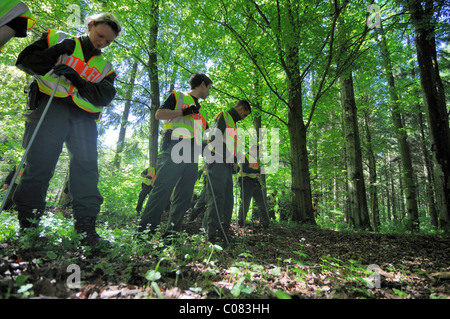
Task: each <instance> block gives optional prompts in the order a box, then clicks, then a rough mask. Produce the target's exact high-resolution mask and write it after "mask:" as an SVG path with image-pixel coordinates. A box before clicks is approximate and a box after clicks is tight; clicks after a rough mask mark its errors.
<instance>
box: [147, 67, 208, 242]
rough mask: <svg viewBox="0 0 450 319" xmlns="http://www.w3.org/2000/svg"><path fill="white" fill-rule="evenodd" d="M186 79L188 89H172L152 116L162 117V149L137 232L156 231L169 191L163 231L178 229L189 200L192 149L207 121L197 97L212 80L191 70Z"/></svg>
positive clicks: (204, 93) (192, 179)
mask: <svg viewBox="0 0 450 319" xmlns="http://www.w3.org/2000/svg"><path fill="white" fill-rule="evenodd" d="M189 83H190V86H191V91H190V92H189V93H183V92H180V91H176V90H174V91H173V92H172V93H170V95H169V96H168V97H167V99H166V100H165V101H164V103H163V105H161V107H160V108H159V109H158V111H157V112H156V119H158V120H164V125H163V129H164V130H165V131H166V132H165V134H164V138H163V143H162V145H163V152H162V154H160V155H159V157H158V170H157V172H156V176H157V178H156V179H155V182H154V183H153V189H152V191H151V192H150V195H149V198H148V202H147V205H146V206H145V209H144V211H143V212H142V218H141V221H140V224H139V227H138V231H139V232H140V233H142V232H144V231H149V232H150V233H154V232H155V231H156V229H157V228H158V227H159V225H160V222H161V216H162V214H163V212H164V210H165V209H166V207H167V206H168V205H169V202H170V199H171V195H172V201H171V202H170V213H169V221H168V224H167V228H166V230H165V233H164V234H163V235H169V234H171V233H172V232H174V231H175V232H178V231H180V230H181V224H182V221H183V217H184V214H185V213H186V211H187V210H188V208H189V206H190V204H191V199H192V194H193V192H194V185H195V181H196V180H197V170H198V164H197V163H198V155H199V152H198V151H197V152H196V151H195V150H198V149H200V153H201V148H202V145H203V141H202V138H203V132H204V131H205V130H206V128H207V125H208V124H207V119H206V111H205V110H204V108H202V106H201V105H200V103H199V99H206V98H207V97H208V95H209V90H210V88H211V86H212V81H211V79H210V78H209V77H208V76H206V75H205V74H203V73H195V74H193V75H192V76H191V78H190V80H189Z"/></svg>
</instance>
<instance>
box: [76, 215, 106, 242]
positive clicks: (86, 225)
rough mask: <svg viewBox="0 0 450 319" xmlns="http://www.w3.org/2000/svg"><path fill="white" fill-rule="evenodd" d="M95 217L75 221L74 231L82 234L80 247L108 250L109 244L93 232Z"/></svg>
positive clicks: (85, 217)
mask: <svg viewBox="0 0 450 319" xmlns="http://www.w3.org/2000/svg"><path fill="white" fill-rule="evenodd" d="M96 220H97V217H96V216H80V217H77V218H76V219H75V231H76V232H77V233H78V234H83V238H82V239H81V241H80V242H81V245H82V246H91V247H93V248H106V249H107V248H109V247H110V243H109V242H108V241H107V240H105V239H102V238H101V237H100V235H99V234H97V232H96V231H95V222H96Z"/></svg>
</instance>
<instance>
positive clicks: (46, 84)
mask: <svg viewBox="0 0 450 319" xmlns="http://www.w3.org/2000/svg"><path fill="white" fill-rule="evenodd" d="M68 37H69V35H68V34H67V33H64V32H60V31H54V30H48V37H47V40H48V46H49V47H52V46H54V45H56V44H58V43H60V42H61V41H62V40H64V39H65V38H68ZM58 63H62V64H66V65H68V66H70V67H72V68H73V69H74V70H75V71H76V72H77V73H78V74H79V75H80V76H81V77H82V78H83V79H85V80H86V81H89V82H92V83H99V82H101V81H102V80H103V79H104V78H105V77H107V76H108V75H110V74H111V73H113V72H114V69H113V67H112V65H111V63H109V62H108V61H106V59H105V58H104V57H103V56H102V55H96V56H93V57H92V58H91V59H90V60H89V61H87V62H86V61H85V60H84V55H83V49H82V47H81V42H80V39H79V38H75V50H74V51H73V53H72V55H70V56H68V55H67V54H64V55H62V56H60V57H59V60H58ZM36 78H37V82H38V85H39V90H40V91H41V92H43V93H45V94H48V95H51V94H52V92H53V89H54V88H55V86H56V81H57V77H56V75H55V74H54V73H53V71H50V72H48V73H47V74H45V75H43V76H36ZM68 96H70V97H72V100H73V102H74V103H75V104H76V105H77V106H78V107H79V108H81V109H83V110H85V111H86V112H89V113H101V112H102V110H103V106H104V105H102V106H99V105H93V104H92V103H91V102H89V101H88V100H86V99H85V98H83V97H82V96H81V95H80V93H79V92H78V89H77V88H76V87H75V86H74V85H73V84H72V83H70V82H66V81H60V82H59V85H58V88H57V89H56V93H55V97H58V98H65V97H68Z"/></svg>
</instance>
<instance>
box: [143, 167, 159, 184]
mask: <svg viewBox="0 0 450 319" xmlns="http://www.w3.org/2000/svg"><path fill="white" fill-rule="evenodd" d="M148 177H151V179H150V178H148ZM155 178H156V175H155V168H154V167H149V168H148V169H147V176H146V177H144V180H143V181H142V182H143V183H144V184H145V185H148V186H150V185H153V182H154V181H155Z"/></svg>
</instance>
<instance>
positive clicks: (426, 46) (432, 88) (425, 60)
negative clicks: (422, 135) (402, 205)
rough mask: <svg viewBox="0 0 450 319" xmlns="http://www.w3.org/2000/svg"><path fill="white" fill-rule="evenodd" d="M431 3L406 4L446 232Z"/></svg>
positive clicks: (447, 195)
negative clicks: (413, 35) (413, 38)
mask: <svg viewBox="0 0 450 319" xmlns="http://www.w3.org/2000/svg"><path fill="white" fill-rule="evenodd" d="M433 3H434V2H433V1H427V2H425V3H424V5H425V8H424V7H423V5H422V1H418V0H409V1H408V5H409V11H410V12H411V23H412V25H413V26H414V30H415V42H416V49H417V61H418V64H419V71H420V82H421V85H422V90H423V96H424V102H425V111H426V116H427V121H428V124H429V130H430V136H431V141H432V148H431V149H432V152H433V161H434V178H435V195H436V208H437V211H438V214H439V222H440V227H441V228H443V229H445V230H447V231H449V230H450V128H449V120H448V114H447V106H446V102H445V92H444V86H443V84H442V80H441V77H440V75H439V66H438V61H437V54H436V39H435V35H434V34H435V26H434V25H433V22H432V20H433V14H434V10H433Z"/></svg>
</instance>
